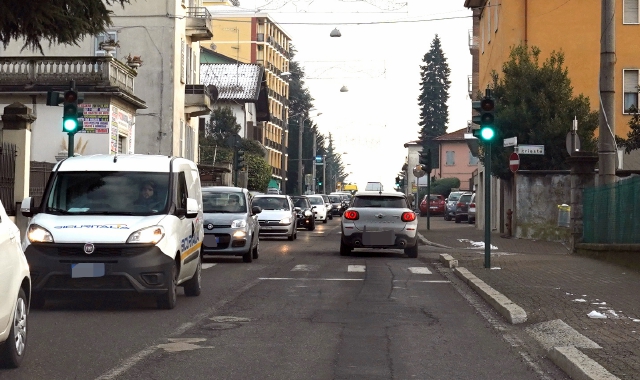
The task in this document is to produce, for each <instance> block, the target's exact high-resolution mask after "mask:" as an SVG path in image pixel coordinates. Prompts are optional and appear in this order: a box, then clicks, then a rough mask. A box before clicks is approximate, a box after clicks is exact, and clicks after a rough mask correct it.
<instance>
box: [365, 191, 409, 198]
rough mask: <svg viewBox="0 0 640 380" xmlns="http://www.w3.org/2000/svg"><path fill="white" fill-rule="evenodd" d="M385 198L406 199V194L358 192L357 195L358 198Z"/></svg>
mask: <svg viewBox="0 0 640 380" xmlns="http://www.w3.org/2000/svg"><path fill="white" fill-rule="evenodd" d="M376 195H377V196H384V197H398V198H404V197H405V196H404V194H403V193H399V192H397V191H395V192H390V191H358V192H357V193H356V195H355V196H356V197H357V196H376Z"/></svg>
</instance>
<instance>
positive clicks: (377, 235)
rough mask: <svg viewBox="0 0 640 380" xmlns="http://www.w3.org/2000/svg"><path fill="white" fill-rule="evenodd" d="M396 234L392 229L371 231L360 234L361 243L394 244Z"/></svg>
mask: <svg viewBox="0 0 640 380" xmlns="http://www.w3.org/2000/svg"><path fill="white" fill-rule="evenodd" d="M395 243H396V236H395V234H394V233H393V231H371V232H364V233H363V234H362V244H364V245H365V246H367V245H394V244H395Z"/></svg>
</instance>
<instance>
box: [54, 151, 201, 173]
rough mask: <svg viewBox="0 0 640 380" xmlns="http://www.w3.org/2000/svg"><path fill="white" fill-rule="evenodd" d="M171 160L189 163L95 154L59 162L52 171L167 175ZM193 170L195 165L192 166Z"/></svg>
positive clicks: (152, 156) (151, 156)
mask: <svg viewBox="0 0 640 380" xmlns="http://www.w3.org/2000/svg"><path fill="white" fill-rule="evenodd" d="M172 160H176V161H177V160H180V161H182V162H185V161H186V162H191V161H188V160H186V159H183V158H177V157H171V156H160V155H147V154H123V155H117V156H116V155H112V154H95V155H91V156H75V157H69V158H67V159H65V160H62V161H60V162H59V163H58V164H57V165H56V167H55V168H54V171H61V172H89V171H92V172H93V171H122V172H151V173H154V172H157V173H169V170H170V163H171V161H172ZM194 168H195V164H194Z"/></svg>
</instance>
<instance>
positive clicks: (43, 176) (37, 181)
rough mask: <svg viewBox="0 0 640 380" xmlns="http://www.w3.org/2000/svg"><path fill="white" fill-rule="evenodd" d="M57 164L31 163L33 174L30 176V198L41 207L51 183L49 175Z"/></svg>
mask: <svg viewBox="0 0 640 380" xmlns="http://www.w3.org/2000/svg"><path fill="white" fill-rule="evenodd" d="M54 166H55V163H51V162H40V161H31V174H30V176H29V196H30V197H33V198H34V203H33V204H35V205H39V204H40V201H41V200H42V195H44V190H45V188H46V187H47V182H48V181H49V175H50V174H51V171H52V170H53V167H54Z"/></svg>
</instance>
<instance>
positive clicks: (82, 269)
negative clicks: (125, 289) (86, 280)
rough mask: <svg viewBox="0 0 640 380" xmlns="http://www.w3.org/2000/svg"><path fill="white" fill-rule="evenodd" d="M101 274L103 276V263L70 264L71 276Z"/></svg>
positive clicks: (79, 276)
mask: <svg viewBox="0 0 640 380" xmlns="http://www.w3.org/2000/svg"><path fill="white" fill-rule="evenodd" d="M102 276H104V263H77V264H71V278H82V277H102Z"/></svg>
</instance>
